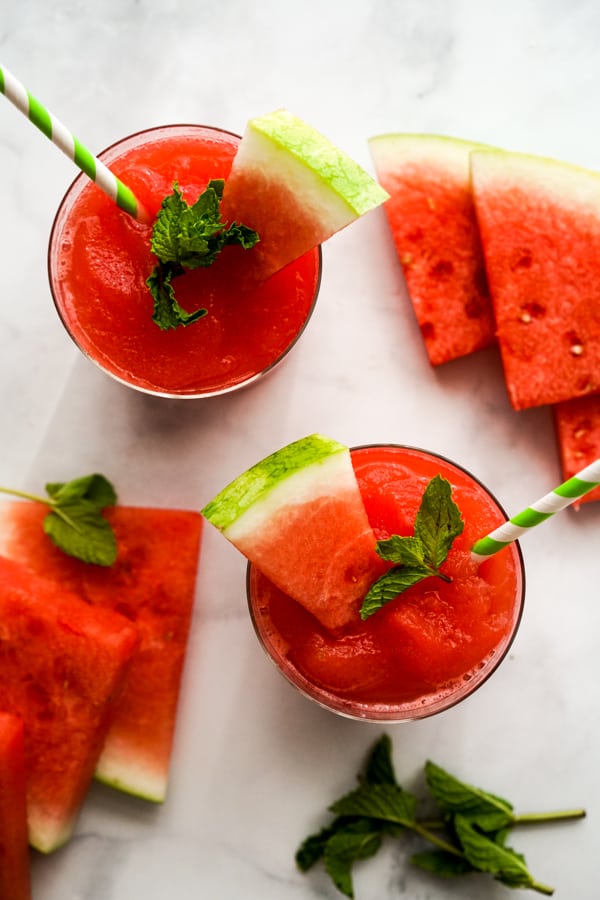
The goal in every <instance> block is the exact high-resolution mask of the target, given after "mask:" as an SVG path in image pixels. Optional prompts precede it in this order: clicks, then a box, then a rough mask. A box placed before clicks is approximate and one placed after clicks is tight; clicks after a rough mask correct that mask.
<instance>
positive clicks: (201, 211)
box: [146, 179, 259, 331]
mask: <svg viewBox="0 0 600 900" xmlns="http://www.w3.org/2000/svg"><path fill="white" fill-rule="evenodd" d="M224 186H225V182H224V181H223V179H212V180H211V181H209V183H208V186H207V188H206V190H205V191H204V193H202V194H201V195H200V196H199V197H198V200H197V201H196V202H195V203H194V204H193V206H189V205H188V203H187V202H186V201H185V200H184V198H183V195H182V193H181V191H180V190H179V186H178V185H177V182H175V184H174V185H173V193H172V194H169V196H167V197H165V199H164V200H163V202H162V205H161V208H160V210H159V213H158V216H157V217H156V222H155V223H154V227H153V229H152V239H151V248H152V252H153V253H154V255H155V256H156V257H157V259H158V263H157V265H156V266H155V267H154V269H153V271H152V274H151V275H150V276H149V278H148V279H147V280H146V284H147V285H148V287H149V288H150V293H151V294H152V297H153V299H154V312H153V315H152V319H153V321H154V322H155V323H156V325H158V327H159V328H161V329H162V330H163V331H168V330H169V329H170V328H177V327H178V326H179V325H183V326H185V325H190V324H191V323H192V322H196V321H197V320H198V319H201V318H202V317H203V316H205V315H206V314H207V310H206V309H204V308H203V307H200V308H198V309H196V310H195V311H193V312H191V313H188V312H186V311H185V310H184V309H183V308H182V307H181V306H180V304H179V303H178V302H177V300H176V299H175V290H174V288H173V279H174V278H175V277H176V276H178V275H183V274H184V272H186V271H187V270H191V269H197V268H199V267H201V266H202V267H208V266H211V265H212V264H213V262H214V261H215V259H216V258H217V256H218V255H219V253H220V252H221V250H222V249H223V247H224V246H225V245H226V244H239V245H240V246H241V247H243V248H244V249H245V250H248V249H250V248H251V247H254V245H255V244H256V243H257V242H258V240H259V237H258V234H257V233H256V232H255V231H253V230H252V229H251V228H247V227H246V226H245V225H239V224H237V223H236V222H233V223H231V224H230V225H226V224H225V223H224V222H222V221H221V199H222V197H223V188H224Z"/></svg>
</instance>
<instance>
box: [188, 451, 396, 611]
mask: <svg viewBox="0 0 600 900" xmlns="http://www.w3.org/2000/svg"><path fill="white" fill-rule="evenodd" d="M202 514H203V515H204V516H205V517H206V518H207V519H208V521H209V522H211V523H212V524H213V525H214V526H215V527H216V528H218V529H219V530H220V531H221V532H222V533H223V535H224V536H225V537H226V538H227V539H228V540H229V541H231V543H232V544H234V545H235V546H236V547H237V548H238V550H240V551H241V552H242V553H243V554H244V555H245V556H246V557H247V558H248V559H249V560H250V561H251V562H252V563H254V565H255V566H256V567H257V568H258V569H259V570H260V571H261V572H262V573H263V574H264V575H266V576H267V578H268V579H269V580H270V581H272V582H273V583H274V584H275V585H277V586H278V587H279V588H281V590H283V591H285V593H286V594H288V596H290V597H292V598H293V599H294V600H297V601H298V603H301V604H302V605H303V606H304V607H305V608H306V609H308V610H309V611H310V612H312V613H313V615H315V616H316V617H317V619H319V621H320V622H321V623H322V624H323V625H324V626H325V627H326V628H329V629H336V628H339V627H341V626H343V625H345V624H347V623H348V622H349V621H350V620H351V619H352V618H353V617H355V616H356V615H357V613H358V608H359V606H360V602H361V597H362V596H363V595H364V593H365V591H366V590H367V589H368V587H369V586H370V585H371V583H372V582H373V581H374V580H375V578H377V577H378V576H379V575H380V574H381V572H382V561H381V559H380V558H379V557H378V556H377V554H376V552H375V535H374V533H373V530H372V528H371V526H370V524H369V520H368V518H367V514H366V511H365V508H364V505H363V501H362V497H361V495H360V491H359V488H358V483H357V481H356V476H355V474H354V469H353V467H352V461H351V458H350V451H349V449H348V448H347V447H345V446H344V445H343V444H339V443H338V442H337V441H334V440H331V439H330V438H327V437H325V436H323V435H320V434H313V435H310V436H309V437H306V438H302V439H301V440H299V441H296V442H294V443H293V444H289V445H288V446H286V447H283V448H282V449H280V450H277V451H276V452H275V453H272V454H271V455H270V456H268V457H267V458H266V459H264V460H262V462H259V463H257V464H256V465H255V466H253V467H252V468H251V469H249V470H248V471H247V472H244V473H243V474H242V475H240V476H239V477H238V478H236V480H235V481H233V482H232V483H231V484H230V485H229V486H228V487H226V488H225V489H224V490H223V491H221V493H219V494H218V495H217V496H216V497H215V498H214V499H213V500H212V501H211V502H210V503H208V504H207V505H206V506H205V507H204V509H203V510H202Z"/></svg>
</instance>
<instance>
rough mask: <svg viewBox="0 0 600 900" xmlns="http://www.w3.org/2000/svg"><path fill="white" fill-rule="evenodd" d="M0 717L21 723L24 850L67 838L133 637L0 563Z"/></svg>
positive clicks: (120, 622) (119, 623) (114, 621)
mask: <svg viewBox="0 0 600 900" xmlns="http://www.w3.org/2000/svg"><path fill="white" fill-rule="evenodd" d="M0 623H1V624H0V633H1V635H2V641H0V709H3V710H5V711H6V712H9V713H12V714H13V715H18V716H21V717H22V718H23V721H24V723H25V761H26V783H27V818H28V824H29V842H30V843H31V844H32V845H33V846H34V847H36V848H37V849H38V850H41V851H42V852H44V853H48V852H50V851H51V850H54V849H55V848H56V847H58V846H60V845H61V844H63V843H64V842H65V841H66V840H67V839H68V838H69V836H70V834H71V832H72V829H73V826H74V823H75V819H76V816H77V813H78V811H79V808H80V806H81V804H82V802H83V799H84V796H85V794H86V791H87V788H88V785H89V783H90V780H91V778H92V777H93V774H94V769H95V766H96V763H97V761H98V758H99V756H100V752H101V750H102V745H103V743H104V738H105V736H106V732H107V730H108V726H109V722H110V714H111V706H112V703H113V702H114V698H115V697H116V696H117V694H118V691H119V689H120V687H121V685H122V682H123V677H124V674H125V670H126V666H127V663H128V662H129V660H130V659H131V656H132V653H133V651H134V649H135V646H136V644H137V640H138V635H137V629H136V628H135V626H134V625H132V624H131V622H129V621H128V620H127V619H126V618H124V616H120V615H118V614H117V613H115V612H113V611H112V610H108V609H94V608H92V607H91V606H89V604H87V603H84V602H83V600H81V599H80V598H79V597H78V596H77V595H76V594H72V593H70V592H69V591H67V590H65V589H64V588H63V587H62V586H59V585H58V584H56V583H55V582H53V581H49V580H48V579H45V578H41V577H40V576H39V575H36V574H35V573H34V572H32V571H31V570H30V569H28V568H27V567H26V566H23V565H21V564H19V563H16V562H14V561H12V560H9V559H6V558H4V557H2V556H0Z"/></svg>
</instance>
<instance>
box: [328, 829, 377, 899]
mask: <svg viewBox="0 0 600 900" xmlns="http://www.w3.org/2000/svg"><path fill="white" fill-rule="evenodd" d="M380 847H381V834H380V833H379V831H377V830H374V829H373V827H372V826H371V825H369V822H368V821H367V820H362V821H361V823H360V825H354V826H351V827H349V828H348V829H347V830H344V831H337V832H336V833H335V834H333V835H332V836H331V837H330V838H329V840H328V841H327V843H326V845H325V851H324V854H323V862H324V864H325V870H326V871H327V874H328V875H329V877H330V878H331V880H332V881H333V883H334V884H335V886H336V887H337V889H338V891H340V893H342V894H344V895H345V896H346V897H354V886H353V883H352V866H353V864H354V863H355V862H357V861H358V860H361V859H369V858H370V857H372V856H375V854H376V853H377V851H378V850H379V848H380Z"/></svg>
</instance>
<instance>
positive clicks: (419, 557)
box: [360, 475, 465, 620]
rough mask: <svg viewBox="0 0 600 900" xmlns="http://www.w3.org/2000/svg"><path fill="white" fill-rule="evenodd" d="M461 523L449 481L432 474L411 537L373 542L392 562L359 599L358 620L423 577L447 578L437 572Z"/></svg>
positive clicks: (462, 525)
mask: <svg viewBox="0 0 600 900" xmlns="http://www.w3.org/2000/svg"><path fill="white" fill-rule="evenodd" d="M464 527H465V526H464V521H463V519H462V517H461V514H460V510H459V508H458V506H457V505H456V503H455V502H454V500H453V499H452V487H451V485H450V482H449V481H447V480H446V479H445V478H442V477H441V475H436V476H434V478H432V479H431V481H430V482H429V483H428V485H427V487H426V488H425V491H424V492H423V497H422V498H421V504H420V506H419V509H418V511H417V515H416V519H415V529H414V535H408V536H400V535H397V534H394V535H392V536H391V537H390V538H387V539H385V540H381V541H378V542H377V545H376V549H377V553H378V555H379V556H380V557H381V558H382V559H385V560H386V561H387V562H393V563H396V565H395V566H394V567H392V568H391V569H389V570H388V571H387V572H386V573H385V574H384V575H382V576H381V577H380V578H378V579H377V581H375V582H374V583H373V584H372V585H371V587H370V588H369V590H368V591H367V594H366V596H365V598H364V600H363V603H362V606H361V609H360V617H361V619H363V620H365V619H367V618H369V616H372V615H373V613H375V612H377V610H378V609H381V607H382V606H384V605H385V604H386V603H389V602H390V600H394V599H395V598H396V597H397V596H398V595H399V594H402V593H404V591H406V590H408V588H409V587H412V585H414V584H418V583H419V582H420V581H423V579H424V578H430V577H431V576H437V577H438V578H441V579H443V580H445V581H448V580H449V578H448V576H447V575H444V573H443V572H441V571H440V567H441V565H442V564H443V563H444V562H445V561H446V558H447V556H448V553H449V552H450V548H451V547H452V543H453V541H454V539H455V538H457V537H458V535H459V534H462V531H463V529H464Z"/></svg>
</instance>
